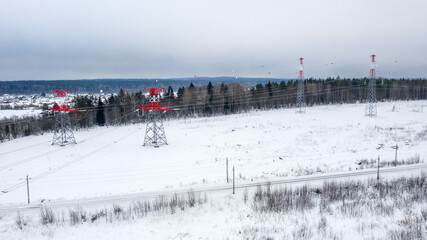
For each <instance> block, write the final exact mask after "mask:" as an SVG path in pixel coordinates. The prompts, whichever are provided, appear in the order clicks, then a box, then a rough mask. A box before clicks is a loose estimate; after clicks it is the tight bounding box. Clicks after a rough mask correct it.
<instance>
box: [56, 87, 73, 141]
mask: <svg viewBox="0 0 427 240" xmlns="http://www.w3.org/2000/svg"><path fill="white" fill-rule="evenodd" d="M69 92H71V91H70V90H55V93H56V95H57V96H58V97H65V96H66V95H67V94H68V93H69ZM49 111H53V112H55V130H54V133H53V139H52V145H55V144H58V145H59V146H61V147H62V146H65V145H66V144H76V139H75V137H74V133H73V128H72V126H71V120H70V115H69V113H70V112H77V110H76V109H74V108H72V107H70V106H68V105H66V104H65V103H60V104H59V105H55V106H54V107H52V108H49Z"/></svg>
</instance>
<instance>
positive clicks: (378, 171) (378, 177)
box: [377, 155, 380, 180]
mask: <svg viewBox="0 0 427 240" xmlns="http://www.w3.org/2000/svg"><path fill="white" fill-rule="evenodd" d="M377 180H380V156H379V155H378V170H377Z"/></svg>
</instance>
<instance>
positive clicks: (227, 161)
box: [225, 158, 228, 183]
mask: <svg viewBox="0 0 427 240" xmlns="http://www.w3.org/2000/svg"><path fill="white" fill-rule="evenodd" d="M225 161H226V168H225V170H226V175H227V183H228V158H226V160H225Z"/></svg>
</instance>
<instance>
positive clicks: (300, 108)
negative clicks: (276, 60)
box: [295, 58, 305, 113]
mask: <svg viewBox="0 0 427 240" xmlns="http://www.w3.org/2000/svg"><path fill="white" fill-rule="evenodd" d="M302 60H304V58H300V59H299V71H298V89H297V106H296V107H297V108H296V110H295V111H296V112H297V113H305V96H304V70H303V63H302Z"/></svg>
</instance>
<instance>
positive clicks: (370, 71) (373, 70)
mask: <svg viewBox="0 0 427 240" xmlns="http://www.w3.org/2000/svg"><path fill="white" fill-rule="evenodd" d="M375 57H376V55H375V54H372V55H371V70H369V77H371V78H374V77H375Z"/></svg>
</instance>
